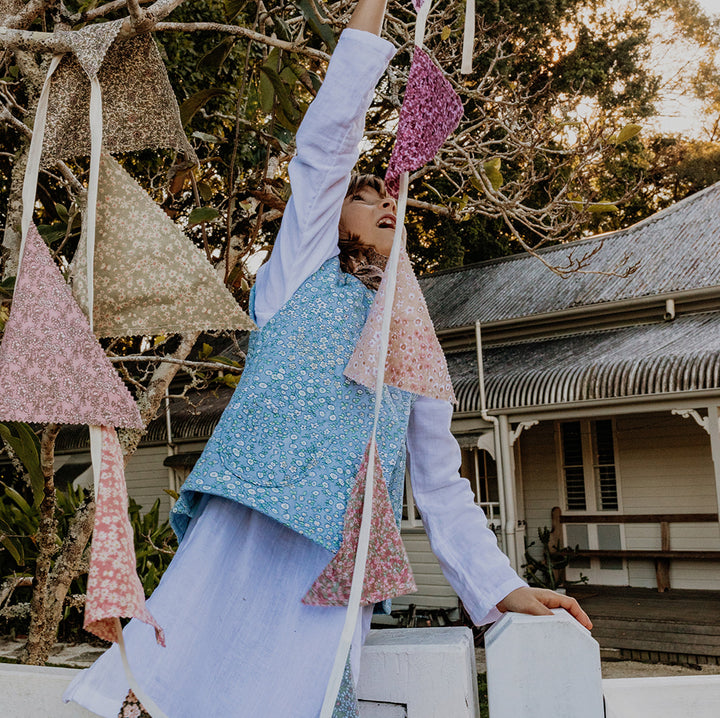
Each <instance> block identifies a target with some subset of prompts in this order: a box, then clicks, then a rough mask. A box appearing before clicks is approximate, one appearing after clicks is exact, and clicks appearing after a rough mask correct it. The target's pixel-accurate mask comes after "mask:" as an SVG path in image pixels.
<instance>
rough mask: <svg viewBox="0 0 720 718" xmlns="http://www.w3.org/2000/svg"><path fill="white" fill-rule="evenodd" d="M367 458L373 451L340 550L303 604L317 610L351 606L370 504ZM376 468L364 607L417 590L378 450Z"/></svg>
mask: <svg viewBox="0 0 720 718" xmlns="http://www.w3.org/2000/svg"><path fill="white" fill-rule="evenodd" d="M368 454H369V447H368V451H366V452H365V459H364V460H363V463H362V466H361V467H360V470H359V471H358V475H357V478H356V480H355V486H354V487H353V490H352V493H351V494H350V500H349V501H348V506H347V510H346V511H345V524H344V527H343V540H342V544H341V545H340V550H339V551H338V552H337V554H335V556H334V558H333V559H332V561H330V563H329V564H328V565H327V566H326V567H325V570H324V571H323V572H322V573H321V574H320V575H319V576H318V578H317V579H316V580H315V583H313V585H312V587H311V588H310V590H309V591H308V592H307V594H306V595H305V597H304V598H303V603H306V604H309V605H312V606H347V604H348V599H349V598H350V587H351V584H352V577H353V568H354V564H355V554H356V552H357V547H358V539H359V536H360V524H361V521H362V512H363V502H364V500H365V484H366V478H367V468H368ZM375 467H376V469H375V481H374V487H373V489H374V490H373V504H372V519H371V523H370V542H369V546H368V556H367V563H366V566H365V577H364V581H363V588H362V594H361V598H360V604H361V605H363V606H369V605H372V604H373V603H379V602H380V601H384V600H385V599H386V598H393V597H395V596H404V595H405V594H407V593H414V592H415V591H417V587H416V586H415V581H414V579H413V575H412V569H411V568H410V561H409V560H408V556H407V553H406V551H405V546H404V545H403V542H402V539H401V538H400V531H399V530H398V527H397V523H396V522H395V516H394V515H393V510H392V506H391V505H390V496H389V495H388V490H387V485H386V484H385V479H383V476H382V471H381V470H380V457H379V455H378V453H377V448H375Z"/></svg>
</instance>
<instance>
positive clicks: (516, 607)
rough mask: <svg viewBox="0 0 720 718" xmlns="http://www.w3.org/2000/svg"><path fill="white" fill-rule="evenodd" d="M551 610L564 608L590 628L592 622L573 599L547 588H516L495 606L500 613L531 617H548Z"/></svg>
mask: <svg viewBox="0 0 720 718" xmlns="http://www.w3.org/2000/svg"><path fill="white" fill-rule="evenodd" d="M551 608H564V609H565V610H566V611H567V612H568V613H569V614H570V615H571V616H572V617H573V618H575V619H576V620H577V621H579V622H580V623H581V624H582V625H583V626H585V628H587V629H588V630H590V629H591V628H592V621H591V620H590V619H589V618H588V615H587V613H585V611H583V610H582V608H580V604H579V603H578V602H577V601H576V600H575V599H574V598H571V597H570V596H564V595H563V594H560V593H555V591H551V590H549V589H547V588H530V587H529V586H524V587H523V588H516V589H515V590H514V591H511V592H510V593H509V594H508V595H507V596H505V598H503V600H502V601H500V603H498V604H497V609H498V611H501V612H502V613H505V612H506V611H512V612H514V613H529V614H531V615H533V616H548V615H550V614H551V613H552V611H551V610H550V609H551Z"/></svg>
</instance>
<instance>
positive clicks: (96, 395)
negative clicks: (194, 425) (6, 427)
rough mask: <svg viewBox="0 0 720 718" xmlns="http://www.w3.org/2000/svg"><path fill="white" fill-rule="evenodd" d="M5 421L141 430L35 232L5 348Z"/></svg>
mask: <svg viewBox="0 0 720 718" xmlns="http://www.w3.org/2000/svg"><path fill="white" fill-rule="evenodd" d="M0 420H3V421H6V420H7V421H27V422H38V423H46V422H57V423H62V424H95V425H103V426H124V427H132V428H142V420H141V418H140V412H139V411H138V408H137V405H136V404H135V402H134V401H133V398H132V396H131V395H130V392H129V391H128V389H127V387H126V386H125V384H123V382H122V381H121V380H120V377H119V376H118V374H117V372H116V371H115V369H113V367H112V364H110V362H109V361H108V358H107V356H106V355H105V352H104V351H103V348H102V347H101V346H100V344H98V341H97V339H96V338H95V336H94V335H93V333H92V331H91V330H90V326H89V325H88V322H87V319H86V318H85V315H84V314H83V313H82V310H81V309H80V307H79V306H78V305H77V303H76V302H75V300H74V299H73V296H72V293H71V292H70V287H68V285H67V284H66V283H65V281H64V280H63V278H62V275H61V274H60V270H59V269H58V268H57V266H56V265H55V262H54V261H53V259H52V257H51V256H50V252H49V250H48V248H47V246H46V245H45V242H43V240H42V238H41V237H40V235H39V234H38V231H37V229H36V228H35V226H34V225H30V230H29V232H28V235H27V242H26V247H25V257H24V259H23V263H22V266H21V268H20V272H19V274H18V277H17V282H16V285H15V293H14V297H13V303H12V309H11V311H10V318H9V319H8V322H7V325H6V327H5V336H4V337H3V341H2V345H0Z"/></svg>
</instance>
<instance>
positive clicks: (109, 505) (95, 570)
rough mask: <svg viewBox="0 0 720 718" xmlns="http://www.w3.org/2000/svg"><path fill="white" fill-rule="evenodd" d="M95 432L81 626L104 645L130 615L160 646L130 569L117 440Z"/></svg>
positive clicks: (159, 635) (129, 534) (132, 565)
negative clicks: (98, 450) (96, 463)
mask: <svg viewBox="0 0 720 718" xmlns="http://www.w3.org/2000/svg"><path fill="white" fill-rule="evenodd" d="M101 432H102V458H101V462H100V469H99V471H97V469H96V471H97V473H96V481H97V499H96V508H95V526H94V529H93V538H92V553H91V556H90V572H89V574H88V587H87V600H86V603H85V623H84V628H85V630H87V631H90V632H91V633H94V634H95V635H96V636H99V637H100V638H104V639H105V640H106V641H117V640H118V638H119V636H118V625H119V624H118V622H117V621H116V620H115V619H117V618H120V617H125V618H127V617H131V616H132V617H135V618H139V619H140V620H141V621H144V622H145V623H148V624H150V625H151V626H153V627H154V628H155V638H156V640H157V642H158V643H159V644H161V645H163V646H164V645H165V634H164V633H163V630H162V628H160V626H159V625H158V624H157V622H156V621H155V619H154V618H153V617H152V615H150V612H149V611H148V610H147V608H146V607H145V593H144V591H143V587H142V584H141V583H140V579H139V578H138V576H137V572H136V569H135V548H134V544H133V532H132V527H131V526H130V519H129V518H128V498H127V489H126V487H125V471H124V468H123V455H122V450H121V449H120V442H119V441H118V438H117V434H116V433H115V429H112V428H108V427H107V426H103V427H101Z"/></svg>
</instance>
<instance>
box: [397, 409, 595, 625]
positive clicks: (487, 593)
mask: <svg viewBox="0 0 720 718" xmlns="http://www.w3.org/2000/svg"><path fill="white" fill-rule="evenodd" d="M451 417H452V406H451V405H450V404H449V403H448V402H445V401H439V400H437V399H428V398H427V397H419V398H418V399H417V400H416V402H415V404H414V406H413V411H412V414H411V416H410V426H409V428H408V440H407V441H408V452H409V454H410V478H411V482H412V489H413V498H414V499H415V503H416V505H417V507H418V509H419V510H420V513H421V514H422V518H423V524H424V526H425V530H426V532H427V534H428V537H429V539H430V546H431V547H432V550H433V553H435V555H436V556H437V558H438V560H439V562H440V566H441V568H442V570H443V573H444V574H445V577H446V578H447V579H448V581H449V582H450V585H451V586H452V587H453V589H454V590H455V592H456V593H457V594H458V596H460V598H461V599H462V602H463V605H464V606H465V608H466V609H467V611H468V613H469V614H470V617H471V618H472V619H473V622H474V623H476V624H477V625H482V624H483V623H490V622H492V621H495V620H496V619H497V618H499V617H500V614H501V613H502V612H504V611H515V612H517V613H531V614H539V615H542V614H547V613H550V609H551V608H565V609H566V610H568V611H569V612H570V613H571V614H572V615H573V616H574V617H575V618H576V619H577V620H578V621H579V622H580V623H582V624H583V625H584V626H585V627H586V628H591V627H592V624H591V623H590V619H589V618H588V617H587V615H586V614H585V612H584V611H583V610H582V609H581V608H580V606H579V605H578V603H577V601H575V599H573V598H570V597H569V596H560V595H559V594H557V593H555V592H554V591H546V590H544V589H538V588H529V587H528V586H527V585H526V584H525V582H524V581H523V580H522V579H521V578H520V577H519V576H518V575H517V573H515V571H514V570H513V569H512V567H511V566H510V563H509V561H508V559H507V557H506V556H505V554H504V553H502V551H500V549H499V548H498V545H497V541H496V539H495V534H494V533H493V532H492V531H491V530H490V529H489V528H488V527H487V521H486V519H485V514H484V513H483V511H482V509H481V508H480V507H479V506H477V504H475V501H474V497H473V493H472V490H471V488H470V484H469V482H468V481H467V480H466V479H463V478H462V477H461V476H460V473H459V468H460V447H459V446H458V444H457V442H456V441H455V439H454V437H453V436H452V434H451V433H450V419H451Z"/></svg>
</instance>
